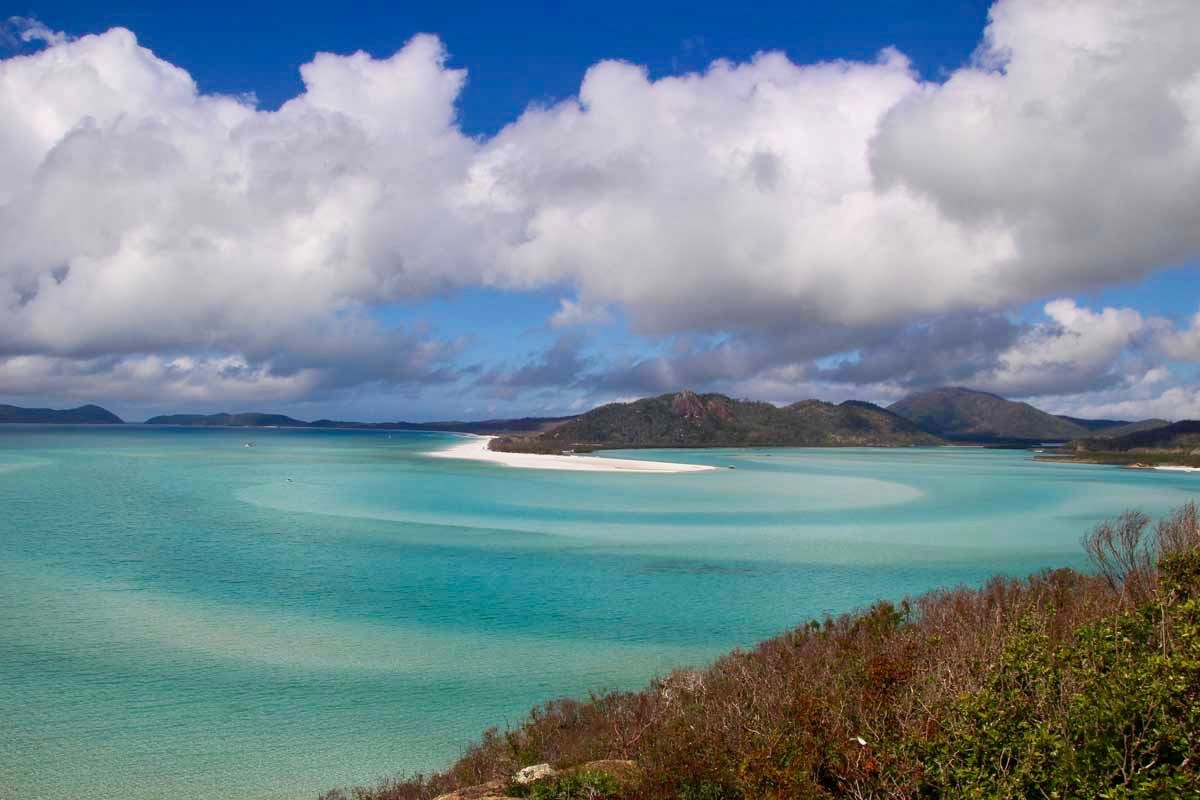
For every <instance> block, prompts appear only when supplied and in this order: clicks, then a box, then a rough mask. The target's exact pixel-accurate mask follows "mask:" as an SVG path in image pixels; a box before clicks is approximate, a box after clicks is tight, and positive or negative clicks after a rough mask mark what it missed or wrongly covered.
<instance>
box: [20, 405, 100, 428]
mask: <svg viewBox="0 0 1200 800" xmlns="http://www.w3.org/2000/svg"><path fill="white" fill-rule="evenodd" d="M5 422H26V423H42V424H57V425H121V424H123V423H124V420H122V419H121V418H120V417H118V416H117V415H116V414H114V413H112V412H111V411H109V410H108V409H105V408H101V407H100V406H94V405H86V406H79V407H78V408H67V409H61V410H60V409H54V408H21V407H20V406H6V405H0V423H5Z"/></svg>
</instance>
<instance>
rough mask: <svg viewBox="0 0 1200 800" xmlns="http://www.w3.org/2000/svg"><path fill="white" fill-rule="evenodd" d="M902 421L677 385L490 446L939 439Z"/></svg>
mask: <svg viewBox="0 0 1200 800" xmlns="http://www.w3.org/2000/svg"><path fill="white" fill-rule="evenodd" d="M937 443H938V440H937V439H936V438H935V437H933V436H930V435H929V434H927V433H924V432H923V431H921V430H920V429H918V428H917V427H916V426H915V425H913V424H912V423H910V422H908V421H907V420H905V419H903V418H901V417H898V416H896V415H895V414H892V413H891V412H889V411H887V410H886V409H883V408H880V407H879V406H875V405H872V404H870V403H862V402H858V401H847V402H845V403H842V404H841V405H834V404H832V403H824V402H821V401H818V400H806V401H803V402H800V403H795V404H793V405H790V406H787V407H786V408H778V407H777V406H773V405H771V404H770V403H762V402H754V401H749V400H734V399H732V398H729V397H726V396H725V395H721V394H703V395H700V394H695V393H694V392H688V391H684V392H679V393H678V394H664V395H660V396H658V397H649V398H645V399H643V400H637V401H634V402H632V403H610V404H608V405H605V406H600V407H599V408H595V409H593V410H591V411H589V412H587V413H586V414H582V415H580V416H578V417H576V418H575V419H572V420H570V421H568V422H565V423H563V424H561V425H559V426H557V427H555V428H554V429H553V430H550V431H547V432H545V433H542V434H540V435H538V436H532V437H509V438H505V439H498V440H496V441H494V442H493V443H492V445H493V448H494V449H498V450H512V451H521V452H561V451H563V450H572V449H573V450H593V449H599V448H637V447H825V446H839V445H842V446H846V445H861V446H899V445H916V444H937Z"/></svg>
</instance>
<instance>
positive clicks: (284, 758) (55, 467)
mask: <svg viewBox="0 0 1200 800" xmlns="http://www.w3.org/2000/svg"><path fill="white" fill-rule="evenodd" d="M456 440H457V437H455V436H454V435H452V434H437V433H398V432H392V433H387V432H376V431H370V432H367V431H322V430H283V429H281V430H273V429H256V430H230V429H188V428H157V427H147V426H137V425H129V426H121V427H113V428H107V427H65V426H64V427H56V426H21V425H8V426H0V720H3V723H2V724H0V799H2V800H10V799H11V800H16V799H17V798H20V799H21V800H38V799H42V798H44V799H45V800H75V799H76V798H83V797H87V798H91V799H92V800H107V799H108V798H112V799H113V800H116V798H120V799H121V800H151V798H172V800H176V799H177V798H182V797H186V798H191V799H192V800H208V798H212V799H213V800H216V799H217V798H220V800H250V799H254V800H258V799H260V798H261V799H263V800H266V799H267V798H289V799H290V798H315V797H316V796H317V794H318V793H319V792H321V791H323V790H326V789H329V788H332V787H334V786H336V785H352V784H355V783H360V784H361V783H369V782H372V781H373V780H375V779H377V778H380V777H384V776H387V775H395V774H402V773H406V772H412V771H417V770H424V771H429V770H432V769H436V768H438V767H442V766H445V765H446V764H447V763H448V762H449V761H451V760H452V759H453V758H454V757H455V756H456V755H457V754H458V753H459V752H460V751H461V750H462V748H463V747H464V746H465V745H466V744H467V743H468V742H470V741H472V740H473V739H475V738H476V737H477V736H478V735H479V734H480V733H481V732H482V730H483V729H484V728H485V727H487V726H490V725H500V726H503V725H504V724H505V722H506V721H509V722H516V721H519V719H520V718H521V717H522V716H523V714H524V713H525V712H526V711H527V710H528V709H529V707H530V706H531V705H533V704H534V703H537V702H539V701H542V700H547V699H550V698H554V697H558V696H564V695H570V696H586V694H587V693H588V692H589V691H594V690H602V689H606V688H608V689H628V688H636V687H639V686H641V685H643V684H644V683H645V682H646V681H647V680H648V679H650V678H651V677H653V676H654V675H656V674H661V673H663V672H664V671H666V670H669V669H671V668H673V667H676V666H684V665H692V666H698V665H703V664H705V663H707V662H708V661H710V660H711V659H712V658H714V657H715V656H717V655H719V654H721V653H723V652H725V651H727V650H729V649H731V648H734V647H744V646H748V645H752V644H753V643H754V642H756V641H758V640H761V639H763V638H766V637H769V636H771V635H773V634H775V633H778V632H781V631H783V630H786V629H787V628H789V627H792V626H795V625H797V624H800V623H802V622H804V621H806V620H808V619H810V618H813V617H820V616H822V615H824V614H838V613H842V612H846V611H851V610H854V609H856V608H861V607H863V606H865V605H867V604H869V603H871V602H872V601H874V600H876V599H880V598H886V599H893V600H896V599H899V598H901V597H903V596H905V595H910V594H915V593H919V592H923V591H925V590H928V589H932V588H935V587H949V586H955V585H962V584H965V585H978V584H980V583H982V582H983V581H985V580H986V579H987V578H988V577H990V576H992V575H994V574H1009V575H1025V574H1028V573H1030V572H1033V571H1036V570H1039V569H1043V568H1047V567H1062V566H1069V567H1086V563H1085V561H1084V557H1083V552H1082V550H1081V548H1080V544H1079V540H1080V537H1081V536H1082V535H1083V534H1084V533H1085V532H1086V531H1087V530H1088V529H1089V528H1090V527H1091V526H1092V525H1093V524H1094V523H1095V522H1096V521H1098V520H1100V519H1102V518H1104V517H1108V516H1111V515H1114V514H1117V513H1119V512H1120V511H1122V510H1124V509H1126V508H1140V509H1142V510H1145V511H1147V512H1150V513H1154V514H1157V513H1160V512H1163V511H1166V510H1168V509H1170V508H1172V507H1174V506H1176V505H1179V504H1180V503H1182V502H1185V501H1187V500H1189V499H1193V498H1194V497H1195V496H1196V490H1197V488H1198V487H1200V475H1193V474H1183V473H1165V472H1151V471H1135V470H1122V469H1117V468H1112V467H1104V466H1093V465H1083V464H1046V463H1040V462H1035V461H1032V460H1031V459H1030V458H1029V454H1028V453H1026V452H1023V451H1005V450H980V449H969V448H921V449H886V450H885V449H878V450H874V449H748V450H694V451H637V452H636V453H635V454H630V453H624V454H622V453H616V452H614V453H613V454H612V455H613V456H622V455H624V456H625V457H636V458H639V459H657V460H665V461H686V462H691V463H703V464H712V465H716V466H721V467H736V469H720V470H715V471H710V472H699V473H684V474H673V475H672V474H666V475H657V474H655V475H646V474H609V473H594V472H559V471H543V470H521V469H514V468H508V467H503V466H499V465H494V464H488V463H481V462H468V461H455V460H448V459H434V458H429V457H427V456H426V455H425V453H427V452H429V451H431V450H436V449H439V448H443V447H446V446H449V445H451V444H453V443H454V442H455V441H456ZM248 444H252V445H253V446H247V445H248Z"/></svg>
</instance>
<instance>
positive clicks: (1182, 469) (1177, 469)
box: [1155, 467, 1200, 472]
mask: <svg viewBox="0 0 1200 800" xmlns="http://www.w3.org/2000/svg"><path fill="white" fill-rule="evenodd" d="M1155 469H1162V470H1167V471H1168V472H1200V467H1155Z"/></svg>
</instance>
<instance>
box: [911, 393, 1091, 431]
mask: <svg viewBox="0 0 1200 800" xmlns="http://www.w3.org/2000/svg"><path fill="white" fill-rule="evenodd" d="M888 410H889V411H892V412H894V413H896V414H899V415H900V416H902V417H904V418H906V419H908V420H911V421H912V422H914V423H916V424H917V425H918V426H920V427H921V428H922V429H923V430H926V431H929V432H930V433H932V434H935V435H937V436H941V437H942V438H944V439H951V440H954V441H979V442H990V441H1010V442H1026V443H1028V442H1048V441H1055V442H1065V441H1068V440H1070V439H1078V438H1081V437H1085V436H1088V435H1090V433H1091V432H1090V431H1089V430H1088V428H1086V427H1084V425H1081V424H1078V423H1076V422H1073V421H1071V420H1070V419H1065V418H1063V417H1056V416H1054V415H1053V414H1048V413H1046V412H1045V411H1042V410H1040V409H1037V408H1034V407H1033V406H1031V405H1029V404H1028V403H1021V402H1017V401H1015V400H1005V399H1004V398H1003V397H1000V396H998V395H994V394H990V393H988V392H978V391H975V390H973V389H963V388H959V387H946V388H941V389H933V390H931V391H928V392H921V393H919V394H914V395H911V396H909V397H906V398H904V399H903V400H900V401H899V402H897V403H893V404H892V405H890V406H888Z"/></svg>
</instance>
